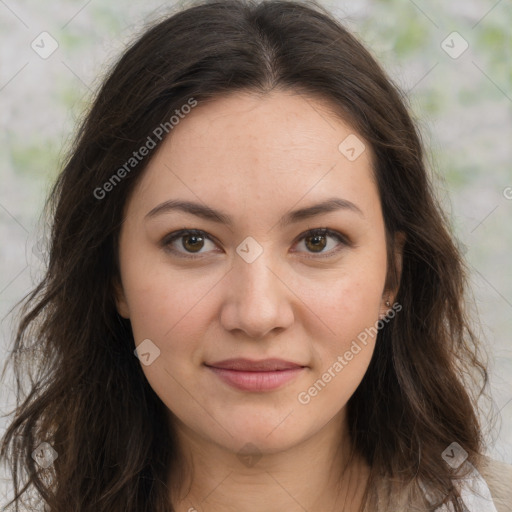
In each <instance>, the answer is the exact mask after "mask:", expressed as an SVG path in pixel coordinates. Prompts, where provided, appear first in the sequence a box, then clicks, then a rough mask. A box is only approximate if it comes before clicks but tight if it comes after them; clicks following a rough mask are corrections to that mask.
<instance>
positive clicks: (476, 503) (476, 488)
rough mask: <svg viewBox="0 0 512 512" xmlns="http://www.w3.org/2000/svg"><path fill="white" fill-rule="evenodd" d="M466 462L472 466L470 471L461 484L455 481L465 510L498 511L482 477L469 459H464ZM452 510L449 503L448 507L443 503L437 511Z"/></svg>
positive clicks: (477, 511)
mask: <svg viewBox="0 0 512 512" xmlns="http://www.w3.org/2000/svg"><path fill="white" fill-rule="evenodd" d="M466 464H469V465H470V466H471V467H472V471H471V473H470V474H469V475H468V476H467V477H466V478H464V479H463V481H462V486H461V485H458V484H457V483H456V482H455V485H457V487H458V488H459V490H460V495H461V498H462V500H463V502H464V507H465V512H498V511H497V510H496V507H495V505H494V501H493V499H492V496H491V491H490V490H489V487H488V486H487V483H486V482H485V480H484V478H483V477H482V475H481V474H480V473H479V472H478V471H477V469H476V468H475V467H474V466H473V465H472V464H471V463H470V462H469V461H466ZM452 511H453V507H452V506H451V505H450V507H449V508H448V507H447V506H446V505H444V506H442V507H441V508H440V509H439V512H452Z"/></svg>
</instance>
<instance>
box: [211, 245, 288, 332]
mask: <svg viewBox="0 0 512 512" xmlns="http://www.w3.org/2000/svg"><path fill="white" fill-rule="evenodd" d="M272 267H274V268H272ZM226 290H227V292H226V296H225V300H224V303H223V305H222V311H221V323H222V325H223V327H224V328H225V329H226V330H228V331H232V332H234V331H242V332H243V333H244V334H245V335H246V336H248V337H251V338H254V339H259V338H263V337H265V336H266V335H267V334H268V333H270V332H272V331H274V330H275V331H281V330H284V329H286V328H288V327H290V325H292V324H293V321H294V312H293V297H294V294H293V292H292V291H291V289H290V287H289V286H287V284H286V281H285V279H283V277H282V276H280V275H279V272H278V271H277V268H276V265H275V264H272V262H271V261H270V258H268V257H267V253H266V251H264V252H263V254H261V255H260V256H259V257H258V258H257V259H256V260H255V261H253V262H252V263H248V262H247V261H244V260H243V259H242V258H240V257H236V258H235V261H234V263H233V268H232V269H231V271H230V272H229V280H228V281H227V282H226Z"/></svg>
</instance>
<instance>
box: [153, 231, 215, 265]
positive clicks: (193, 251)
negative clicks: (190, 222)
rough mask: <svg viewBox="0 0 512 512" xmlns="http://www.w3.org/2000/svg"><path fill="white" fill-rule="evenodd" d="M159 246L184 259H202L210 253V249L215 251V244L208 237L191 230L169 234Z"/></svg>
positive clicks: (200, 232)
mask: <svg viewBox="0 0 512 512" xmlns="http://www.w3.org/2000/svg"><path fill="white" fill-rule="evenodd" d="M180 240H181V242H180ZM161 244H162V247H164V248H165V250H166V251H169V252H171V253H173V254H175V255H177V256H181V257H184V258H194V257H202V256H205V255H206V253H208V252H211V249H215V243H214V242H213V240H211V238H210V237H209V236H208V235H206V234H205V233H204V232H203V231H199V230H191V229H184V230H181V231H176V232H174V233H170V234H169V235H167V236H166V237H164V238H163V240H162V241H161ZM208 244H210V247H208ZM195 255H197V256H195Z"/></svg>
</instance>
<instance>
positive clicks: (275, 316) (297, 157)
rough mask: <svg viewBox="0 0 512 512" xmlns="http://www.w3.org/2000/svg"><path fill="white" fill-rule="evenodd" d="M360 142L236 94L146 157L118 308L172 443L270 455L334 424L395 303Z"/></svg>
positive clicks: (285, 97) (342, 129)
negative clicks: (198, 442) (167, 420)
mask: <svg viewBox="0 0 512 512" xmlns="http://www.w3.org/2000/svg"><path fill="white" fill-rule="evenodd" d="M349 136H350V137H351V138H349V139H348V140H347V142H345V143H344V144H342V145H341V150H340V149H339V146H340V143H341V142H342V141H344V140H345V139H346V138H347V137H349ZM354 137H358V139H355V138H354ZM362 142H363V140H362V138H361V137H360V136H358V135H357V134H356V133H355V132H354V130H353V129H352V128H351V127H350V126H349V125H347V124H346V123H345V122H343V121H342V120H341V119H339V117H337V116H335V115H334V114H333V113H332V112H330V111H329V109H328V106H327V105H326V104H325V103H323V102H321V101H319V100H314V99H312V98H305V97H304V96H301V95H299V94H295V93H293V92H283V91H280V92H273V93H272V94H270V95H267V96H263V97H261V96H256V95H252V94H242V93H237V94H233V95H231V96H228V97H225V98H222V99H216V100H215V101H213V102H211V103H209V104H203V105H199V106H197V107H196V108H195V109H193V110H192V112H191V113H190V114H188V115H187V116H186V117H185V118H184V119H182V120H181V121H180V122H179V124H178V125H176V126H175V127H174V129H173V131H172V133H171V136H170V137H169V138H167V139H166V140H165V141H164V143H163V144H162V145H161V146H160V148H159V149H158V152H157V153H156V154H155V155H154V157H153V158H152V160H151V162H150V163H149V165H148V167H147V168H146V170H145V172H144V174H143V176H142V177H141V179H140V181H139V182H138V184H137V187H136V188H135V190H134V192H133V194H132V196H131V198H130V200H129V201H128V203H127V205H126V208H125V221H124V223H123V225H122V229H121V233H120V244H119V246H120V249H119V250H120V272H121V283H120V286H119V287H118V289H117V307H118V311H119V313H120V314H121V315H122V316H123V317H125V318H129V319H130V321H131V325H132V329H133V334H134V339H135V343H136V345H137V346H140V347H139V349H138V351H139V359H140V362H141V365H142V369H143V371H144V373H145V376H146V377H147V379H148V381H149V383H150V385H151V387H152V388H153V390H154V391H155V393H156V394H157V395H158V396H159V397H160V399H161V400H162V401H163V402H164V404H165V405H166V406H167V408H168V409H169V411H170V416H171V418H172V419H173V421H175V423H176V426H177V427H178V430H179V431H180V432H182V433H188V434H189V435H190V436H196V437H197V438H198V439H202V440H203V441H207V442H211V443H215V444H216V445H217V446H221V447H223V448H225V449H228V450H230V451H233V452H238V451H239V450H240V449H241V448H242V447H244V446H245V445H246V444H247V443H251V444H252V445H255V446H256V447H258V449H259V450H260V451H261V452H262V453H275V452H277V451H280V450H286V449H287V448H290V447H292V446H294V445H297V444H299V443H301V442H302V441H305V440H307V439H309V438H311V437H312V436H315V435H319V434H320V433H321V432H322V431H323V430H324V429H325V428H326V427H327V425H330V426H336V428H338V427H339V425H342V424H343V422H344V417H345V416H344V414H345V406H346V403H347V401H348V399H349V398H350V396H351V395H352V394H353V393H354V391H355V389H356V388H357V386H358V384H359V383H360V381H361V379H362V378H363V375H364V373H365V371H366V369H367V367H368V364H369V361H370V358H371V355H372V352H373V348H374V344H375V337H374V336H372V335H368V331H366V330H367V329H371V328H372V327H374V326H375V324H376V322H377V321H378V320H379V315H382V313H383V312H386V311H388V310H389V308H388V307H386V306H385V305H384V302H385V301H386V300H387V299H389V300H390V301H391V302H392V301H393V295H392V293H393V291H392V290H391V291H389V290H385V289H384V283H385V279H386V270H387V260H386V240H385V231H384V221H383V216H382V211H381V205H380V200H379V195H378V190H377V187H376V184H375V182H374V180H373V177H372V166H371V156H370V148H369V146H368V144H366V145H365V146H366V149H364V150H362V148H363V147H362V146H361V145H360V144H361V143H362ZM350 148H354V151H352V150H351V149H350ZM361 150H362V152H361ZM359 152H361V154H360V155H359V156H357V155H358V153H359ZM355 156H357V158H354V157H355ZM170 202H173V203H172V204H171V203H170ZM185 202H186V203H189V204H188V206H187V205H186V204H185ZM192 203H193V204H192ZM319 205H320V206H319ZM325 229H327V231H325ZM315 230H316V231H315ZM322 230H324V231H322ZM190 231H192V232H190ZM373 332H374V331H371V333H372V334H373ZM363 333H366V339H365V340H364V342H363V341H362V340H363V339H364V338H365V336H364V334H363ZM134 348H135V347H134ZM141 354H143V355H141ZM269 360H270V361H269ZM276 360H277V361H276Z"/></svg>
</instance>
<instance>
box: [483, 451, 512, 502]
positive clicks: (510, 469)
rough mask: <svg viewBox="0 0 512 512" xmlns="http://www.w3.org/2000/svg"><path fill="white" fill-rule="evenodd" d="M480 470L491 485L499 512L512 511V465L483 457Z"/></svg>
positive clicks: (486, 481)
mask: <svg viewBox="0 0 512 512" xmlns="http://www.w3.org/2000/svg"><path fill="white" fill-rule="evenodd" d="M478 471H479V473H480V475H481V476H482V478H483V479H484V480H485V483H486V484H487V486H488V487H489V490H490V492H491V496H492V499H493V502H494V506H495V507H496V510H497V511H498V512H511V511H512V466H511V465H510V464H506V463H504V462H500V461H497V460H494V459H490V458H489V457H482V459H481V461H480V464H479V467H478Z"/></svg>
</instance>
